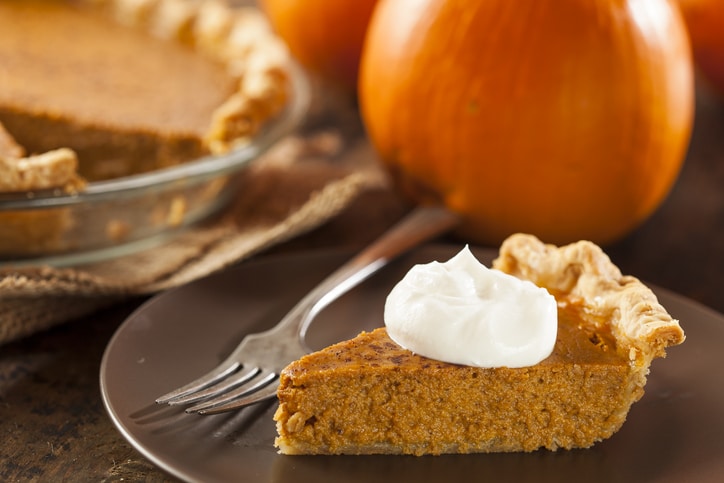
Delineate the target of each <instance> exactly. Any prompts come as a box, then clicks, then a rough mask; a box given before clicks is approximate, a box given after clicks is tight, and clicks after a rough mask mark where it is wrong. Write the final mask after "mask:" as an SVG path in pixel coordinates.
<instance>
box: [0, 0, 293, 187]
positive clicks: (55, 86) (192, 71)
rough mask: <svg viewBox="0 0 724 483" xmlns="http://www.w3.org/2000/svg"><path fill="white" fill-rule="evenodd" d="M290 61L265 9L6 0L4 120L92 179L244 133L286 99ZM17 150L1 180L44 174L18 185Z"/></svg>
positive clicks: (236, 140)
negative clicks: (65, 154) (67, 154)
mask: <svg viewBox="0 0 724 483" xmlns="http://www.w3.org/2000/svg"><path fill="white" fill-rule="evenodd" d="M286 60H287V57H286V51H285V50H284V48H283V45H282V44H281V42H280V41H279V40H278V39H277V38H276V37H275V36H274V35H273V33H272V32H271V29H270V28H269V27H268V25H267V24H266V21H265V20H264V18H263V16H262V15H261V13H260V12H258V11H257V10H255V9H252V8H246V9H234V8H231V7H229V6H227V5H226V4H225V3H223V2H221V1H218V0H203V1H193V0H24V1H15V0H0V66H2V68H0V124H2V125H4V128H5V130H6V131H7V132H8V133H9V134H10V136H12V137H13V138H14V140H15V141H16V142H17V144H18V145H20V146H21V147H22V148H23V150H24V151H23V152H24V153H27V154H28V155H31V156H35V155H41V154H43V153H46V152H49V151H55V150H58V149H69V150H71V151H72V152H73V153H74V154H75V156H76V158H77V164H78V172H79V174H80V175H81V176H82V177H83V178H85V179H87V180H101V179H108V178H115V177H119V176H126V175H129V174H136V173H142V172H147V171H151V170H155V169H158V168H162V167H166V166H171V165H175V164H179V163H183V162H185V161H188V160H190V159H195V158H198V157H200V156H203V155H206V154H214V153H221V152H225V151H227V150H229V149H232V148H234V147H235V146H237V145H240V144H243V143H245V142H248V140H249V139H250V138H251V137H252V136H253V135H254V134H255V133H256V132H257V131H258V130H259V129H260V128H261V126H262V125H263V124H264V122H265V121H267V120H268V119H269V118H271V117H272V116H273V115H274V114H276V113H277V112H279V111H280V110H281V108H282V107H283V106H284V104H285V102H286V96H287V85H286V73H285V72H286V71H285V69H286V65H285V62H286ZM0 156H1V155H0ZM22 159H23V158H22V156H19V155H16V156H5V157H4V159H3V161H4V164H3V165H0V188H1V189H2V190H3V191H13V190H14V191H25V190H27V189H33V188H36V189H44V188H45V187H46V185H47V184H48V183H47V180H46V183H45V184H43V185H39V186H37V187H35V186H31V187H30V188H28V186H27V183H19V184H16V185H14V186H13V185H12V184H11V181H12V179H13V173H15V172H16V171H17V169H14V168H13V166H12V164H13V162H15V164H17V163H21V164H24V165H25V166H26V167H27V165H28V163H24V162H23V161H21V160H22ZM56 185H57V186H60V187H62V186H64V179H63V178H59V179H58V181H57V183H56Z"/></svg>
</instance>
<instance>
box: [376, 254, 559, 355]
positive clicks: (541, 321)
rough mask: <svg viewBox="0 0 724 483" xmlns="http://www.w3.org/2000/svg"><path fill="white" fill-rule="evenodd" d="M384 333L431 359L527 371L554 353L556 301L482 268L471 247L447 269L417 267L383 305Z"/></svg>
mask: <svg viewBox="0 0 724 483" xmlns="http://www.w3.org/2000/svg"><path fill="white" fill-rule="evenodd" d="M384 317H385V325H386V326H387V333H388V334H389V336H390V337H391V338H392V340H394V341H395V342H396V343H397V344H399V345H401V346H402V347H404V348H406V349H408V350H410V351H412V352H415V353H417V354H420V355H422V356H425V357H429V358H431V359H437V360H440V361H445V362H451V363H455V364H464V365H468V366H478V367H526V366H532V365H535V364H537V363H538V362H540V361H542V360H543V359H545V358H546V357H548V356H549V355H550V354H551V352H552V351H553V346H554V345H555V342H556V335H557V332H558V310H557V304H556V300H555V298H554V297H553V296H552V295H550V294H549V293H548V291H547V290H545V289H544V288H541V287H538V286H537V285H535V284H533V283H532V282H529V281H525V280H521V279H518V278H516V277H514V276H512V275H508V274H506V273H503V272H501V271H499V270H495V269H489V268H487V267H486V266H485V265H483V264H481V263H480V262H479V261H478V260H477V259H476V258H475V256H474V255H473V254H472V252H471V251H470V249H469V248H468V247H467V246H466V247H465V248H463V249H462V250H461V251H460V252H459V253H458V254H457V255H455V256H454V257H453V258H451V259H450V260H449V261H447V262H445V263H440V262H431V263H428V264H422V265H415V266H414V267H413V268H412V269H411V270H410V271H409V272H408V273H407V274H406V275H405V277H404V278H403V279H402V280H401V281H400V282H399V283H398V284H397V285H396V286H395V287H394V288H393V289H392V291H391V292H390V294H389V295H388V296H387V301H386V303H385V313H384Z"/></svg>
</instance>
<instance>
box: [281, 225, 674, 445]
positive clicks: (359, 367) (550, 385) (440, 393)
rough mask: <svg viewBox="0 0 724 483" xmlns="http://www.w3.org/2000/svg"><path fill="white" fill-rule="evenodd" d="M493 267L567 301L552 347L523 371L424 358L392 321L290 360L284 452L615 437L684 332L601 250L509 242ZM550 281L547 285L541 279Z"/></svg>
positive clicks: (284, 387)
mask: <svg viewBox="0 0 724 483" xmlns="http://www.w3.org/2000/svg"><path fill="white" fill-rule="evenodd" d="M495 265H496V266H497V267H498V268H501V269H502V270H503V271H507V272H509V273H512V274H514V275H516V276H519V277H521V278H526V279H530V280H531V281H534V282H535V283H536V284H538V285H541V286H544V287H546V288H547V289H548V290H549V291H550V292H551V293H552V294H553V295H554V296H555V297H556V300H557V302H558V335H557V340H556V344H555V347H554V350H553V353H552V354H551V355H550V356H549V357H547V358H546V359H544V360H543V361H542V362H540V363H538V364H536V365H533V366H529V367H521V368H507V367H496V368H479V367H471V366H463V365H456V364H450V363H445V362H440V361H437V360H433V359H429V358H425V357H423V356H420V355H417V354H414V353H412V352H410V351H408V350H407V349H404V348H402V347H400V346H399V345H397V344H396V343H395V342H393V341H392V340H391V339H390V338H389V337H388V335H387V332H386V329H385V328H379V329H376V330H374V331H372V332H369V333H367V332H363V333H362V334H360V335H359V336H357V337H356V338H354V339H352V340H349V341H345V342H341V343H339V344H335V345H333V346H330V347H328V348H326V349H323V350H321V351H319V352H316V353H313V354H309V355H307V356H304V357H302V358H301V359H299V360H298V361H295V362H293V363H291V364H290V365H289V366H288V367H287V368H286V369H285V370H284V371H283V372H282V375H281V381H280V387H279V391H278V398H279V408H278V410H277V412H276V414H275V420H276V421H277V430H278V433H279V436H278V437H277V439H276V442H275V444H276V445H277V447H278V448H279V449H280V452H282V453H285V454H372V453H384V454H414V455H422V454H442V453H474V452H505V451H534V450H536V449H539V448H547V449H550V450H556V449H559V448H561V449H570V448H587V447H590V446H591V445H593V444H595V443H596V442H598V441H601V440H603V439H606V438H608V437H610V436H611V435H613V434H614V433H615V432H616V431H617V430H618V429H619V428H620V427H621V425H622V424H623V423H624V421H625V419H626V416H627V414H628V410H629V408H630V407H631V405H632V404H633V403H634V402H635V401H637V400H639V399H640V398H641V396H642V395H643V393H644V385H645V383H646V376H647V374H648V370H649V365H650V362H651V360H652V359H653V358H654V357H659V356H663V355H664V349H665V347H667V346H670V345H676V344H678V343H681V342H682V341H683V339H684V335H683V331H681V328H680V327H679V325H678V322H677V321H675V320H673V319H671V317H670V316H668V314H667V313H666V312H665V310H664V309H663V308H662V307H661V306H660V305H658V303H657V302H656V300H655V297H654V296H653V293H652V292H651V291H650V290H649V289H647V288H646V287H645V286H644V285H643V284H642V283H641V282H639V281H638V280H636V279H633V278H632V277H625V276H621V275H620V272H618V269H616V268H615V267H614V266H613V265H612V264H611V263H610V261H609V260H608V258H607V257H605V255H603V253H602V252H601V251H600V249H598V247H595V246H593V245H592V244H588V243H587V242H585V243H584V242H582V243H579V244H574V245H570V246H568V247H562V248H560V249H559V248H553V247H551V246H546V245H543V244H542V243H540V242H539V241H538V240H536V239H534V238H532V237H527V236H523V235H520V236H514V237H511V239H509V240H508V241H507V242H506V243H505V244H504V245H503V247H502V249H501V257H499V258H498V260H496V262H495ZM543 281H546V283H542V282H543Z"/></svg>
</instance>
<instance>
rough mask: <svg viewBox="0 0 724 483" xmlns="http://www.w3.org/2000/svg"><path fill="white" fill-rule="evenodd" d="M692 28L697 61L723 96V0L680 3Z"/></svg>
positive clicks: (688, 0) (680, 0)
mask: <svg viewBox="0 0 724 483" xmlns="http://www.w3.org/2000/svg"><path fill="white" fill-rule="evenodd" d="M678 2H679V5H680V7H681V11H682V12H683V14H684V20H685V21H686V24H687V27H688V28H689V34H690V38H691V44H692V48H693V52H694V60H695V62H696V64H697V65H698V67H699V70H700V71H701V73H702V74H703V76H704V77H705V78H706V79H707V81H708V82H710V83H711V84H712V86H713V87H714V88H716V89H717V91H718V92H719V93H720V94H724V0H678Z"/></svg>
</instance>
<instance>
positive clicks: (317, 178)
mask: <svg viewBox="0 0 724 483" xmlns="http://www.w3.org/2000/svg"><path fill="white" fill-rule="evenodd" d="M360 126H361V124H360V123H359V119H358V116H357V113H356V110H355V109H354V107H353V106H351V105H346V104H344V103H341V104H340V103H339V102H332V103H330V102H322V101H320V100H319V99H317V100H316V101H315V104H314V106H313V108H312V111H311V112H310V114H309V115H308V117H307V120H306V121H305V123H304V125H303V126H301V127H300V128H299V129H298V130H297V131H296V132H295V133H293V134H292V135H290V136H288V137H287V138H285V139H283V140H281V141H280V142H279V143H278V144H277V145H275V146H274V147H273V148H272V149H271V150H270V151H268V152H267V153H266V154H264V155H263V156H262V157H261V159H260V160H259V161H257V162H255V163H254V164H253V165H252V166H251V167H250V168H249V169H247V170H246V171H245V172H244V173H243V174H242V177H241V179H240V181H239V182H240V183H241V184H242V186H241V190H240V192H239V195H238V196H237V198H236V199H235V201H234V202H233V204H232V206H231V207H230V208H229V209H228V210H227V211H226V212H225V213H223V214H222V215H221V216H220V217H217V218H216V219H215V220H213V221H212V222H208V223H206V224H204V225H200V226H196V227H193V228H192V229H190V230H188V231H186V232H184V233H182V234H181V235H180V236H178V237H177V238H174V239H173V240H171V241H170V242H168V243H166V244H164V245H161V246H158V247H154V248H151V249H148V250H146V251H143V252H139V253H134V254H131V255H128V256H125V257H122V258H119V259H114V260H109V261H103V262H97V263H93V264H89V265H84V266H77V267H72V268H53V267H47V266H38V267H29V268H0V344H2V343H6V342H8V341H11V340H15V339H18V338H20V337H23V336H27V335H29V334H32V333H35V332H38V331H40V330H44V329H47V328H49V327H51V326H54V325H57V324H60V323H62V322H65V321H68V320H71V319H74V318H77V317H79V316H82V315H86V314H89V313H92V312H93V311H95V310H97V309H99V308H102V307H106V306H108V305H110V304H113V303H116V302H118V301H120V300H123V299H126V298H128V297H133V296H139V295H148V294H153V293H156V292H159V291H162V290H166V289H169V288H172V287H175V286H178V285H181V284H185V283H188V282H191V281H193V280H195V279H198V278H200V277H204V276H206V275H208V274H211V273H212V272H215V271H217V270H221V269H223V268H225V267H228V266H229V265H231V264H234V263H237V262H239V261H241V260H244V259H245V258H247V257H249V256H251V255H253V254H255V253H257V252H259V251H261V250H263V249H266V248H269V247H272V246H274V245H276V244H279V243H281V242H283V241H287V240H289V239H291V238H293V237H296V236H298V235H300V234H302V233H305V232H308V231H310V230H312V229H314V228H316V227H319V226H320V225H322V224H324V223H325V222H327V221H328V220H330V219H332V218H333V217H335V216H336V215H337V214H338V213H340V212H341V211H342V210H344V209H345V208H346V207H348V206H349V205H350V204H351V203H352V202H353V201H354V200H355V199H356V198H357V197H358V196H360V194H361V193H363V192H367V191H369V190H379V189H383V190H384V189H388V186H389V183H388V180H387V178H386V176H385V174H384V172H383V171H382V169H381V168H380V166H379V164H378V163H377V162H376V159H375V157H374V154H373V151H372V149H371V148H370V146H369V144H368V143H367V142H366V140H365V139H364V136H363V135H362V129H361V127H360Z"/></svg>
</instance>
